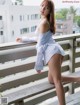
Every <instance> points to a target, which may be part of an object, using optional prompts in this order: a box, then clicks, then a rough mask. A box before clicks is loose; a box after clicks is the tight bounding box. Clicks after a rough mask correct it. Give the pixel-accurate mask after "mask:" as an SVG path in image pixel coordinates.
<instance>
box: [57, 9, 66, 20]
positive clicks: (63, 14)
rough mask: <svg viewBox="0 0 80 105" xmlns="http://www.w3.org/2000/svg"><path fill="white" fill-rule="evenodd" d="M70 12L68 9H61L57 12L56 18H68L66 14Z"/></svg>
mask: <svg viewBox="0 0 80 105" xmlns="http://www.w3.org/2000/svg"><path fill="white" fill-rule="evenodd" d="M67 13H68V9H66V8H65V9H61V10H60V11H59V12H57V13H56V19H66V14H67Z"/></svg>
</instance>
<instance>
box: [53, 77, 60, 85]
mask: <svg viewBox="0 0 80 105" xmlns="http://www.w3.org/2000/svg"><path fill="white" fill-rule="evenodd" d="M53 80H54V84H60V83H61V82H62V80H61V77H54V79H53Z"/></svg>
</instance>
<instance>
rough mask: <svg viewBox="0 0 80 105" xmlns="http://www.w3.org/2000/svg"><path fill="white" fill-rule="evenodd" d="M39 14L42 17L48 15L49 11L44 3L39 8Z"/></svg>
mask: <svg viewBox="0 0 80 105" xmlns="http://www.w3.org/2000/svg"><path fill="white" fill-rule="evenodd" d="M40 13H41V15H42V16H44V17H47V16H48V14H49V13H50V9H49V7H48V5H46V3H43V4H42V5H41V7H40Z"/></svg>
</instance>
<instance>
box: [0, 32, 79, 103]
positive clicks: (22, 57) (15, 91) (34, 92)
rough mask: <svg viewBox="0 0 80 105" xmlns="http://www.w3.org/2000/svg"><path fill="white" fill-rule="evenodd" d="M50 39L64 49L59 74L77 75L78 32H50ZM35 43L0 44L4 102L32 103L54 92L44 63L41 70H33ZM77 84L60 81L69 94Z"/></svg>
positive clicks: (0, 82)
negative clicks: (6, 100)
mask: <svg viewBox="0 0 80 105" xmlns="http://www.w3.org/2000/svg"><path fill="white" fill-rule="evenodd" d="M54 39H55V40H56V41H57V42H58V43H60V45H61V46H62V47H63V49H64V50H65V58H64V61H63V64H62V74H63V75H76V76H80V34H71V35H64V36H54ZM35 44H36V42H35V43H16V42H12V43H4V44H0V92H1V95H2V96H3V97H8V98H9V102H8V104H12V103H15V105H23V104H25V105H36V104H38V103H40V102H42V101H44V100H46V99H48V98H52V97H54V96H56V94H55V87H54V85H52V84H49V83H48V81H47V73H48V67H47V66H45V67H44V70H43V73H41V74H37V73H36V71H35V70H34V63H35V57H36V50H35ZM79 87H80V84H78V83H67V84H64V89H65V93H69V94H71V93H75V92H76V90H78V89H79ZM53 88H54V89H53ZM51 105H52V104H51ZM71 105H73V104H71Z"/></svg>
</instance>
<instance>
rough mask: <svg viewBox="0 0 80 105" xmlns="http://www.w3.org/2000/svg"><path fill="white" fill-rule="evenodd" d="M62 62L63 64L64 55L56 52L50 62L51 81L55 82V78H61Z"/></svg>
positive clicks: (49, 77) (49, 78) (49, 76)
mask: <svg viewBox="0 0 80 105" xmlns="http://www.w3.org/2000/svg"><path fill="white" fill-rule="evenodd" d="M61 64H62V55H60V54H55V55H53V56H52V57H51V59H50V60H49V62H48V66H49V71H48V80H49V82H50V83H54V80H55V79H57V80H58V79H61Z"/></svg>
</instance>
